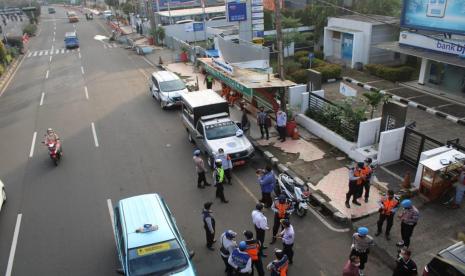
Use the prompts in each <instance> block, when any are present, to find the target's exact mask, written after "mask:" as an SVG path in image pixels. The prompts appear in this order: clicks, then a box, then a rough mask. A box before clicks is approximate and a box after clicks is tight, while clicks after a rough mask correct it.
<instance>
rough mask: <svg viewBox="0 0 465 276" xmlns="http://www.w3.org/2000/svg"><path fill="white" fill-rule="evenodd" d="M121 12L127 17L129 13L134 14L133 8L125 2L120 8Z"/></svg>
mask: <svg viewBox="0 0 465 276" xmlns="http://www.w3.org/2000/svg"><path fill="white" fill-rule="evenodd" d="M121 10H122V11H123V13H124V14H126V15H129V14H130V13H131V12H134V6H133V5H132V4H131V3H130V2H126V3H124V4H123V6H121Z"/></svg>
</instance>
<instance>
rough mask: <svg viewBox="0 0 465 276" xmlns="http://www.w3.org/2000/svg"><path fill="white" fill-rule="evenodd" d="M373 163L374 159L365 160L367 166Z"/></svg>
mask: <svg viewBox="0 0 465 276" xmlns="http://www.w3.org/2000/svg"><path fill="white" fill-rule="evenodd" d="M372 162H373V159H371V158H370V157H368V158H367V159H365V163H367V164H371V163H372Z"/></svg>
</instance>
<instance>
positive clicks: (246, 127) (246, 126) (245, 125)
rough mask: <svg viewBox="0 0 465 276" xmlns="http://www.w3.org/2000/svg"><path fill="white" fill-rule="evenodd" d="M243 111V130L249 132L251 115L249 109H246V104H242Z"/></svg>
mask: <svg viewBox="0 0 465 276" xmlns="http://www.w3.org/2000/svg"><path fill="white" fill-rule="evenodd" d="M241 112H242V116H241V127H242V131H243V132H244V133H248V131H249V130H250V121H249V116H248V114H247V109H245V104H241Z"/></svg>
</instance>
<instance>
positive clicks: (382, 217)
mask: <svg viewBox="0 0 465 276" xmlns="http://www.w3.org/2000/svg"><path fill="white" fill-rule="evenodd" d="M385 220H386V221H387V224H386V235H389V233H390V232H391V228H392V224H393V222H394V214H392V213H391V214H390V215H386V214H383V213H379V219H378V233H381V232H383V223H384V221H385Z"/></svg>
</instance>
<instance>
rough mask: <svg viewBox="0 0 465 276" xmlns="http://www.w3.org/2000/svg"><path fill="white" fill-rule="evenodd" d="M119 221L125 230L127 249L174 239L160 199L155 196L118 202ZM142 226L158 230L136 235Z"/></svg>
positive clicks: (146, 195) (147, 195)
mask: <svg viewBox="0 0 465 276" xmlns="http://www.w3.org/2000/svg"><path fill="white" fill-rule="evenodd" d="M119 207H120V212H121V214H122V217H121V220H122V223H123V224H124V228H125V229H126V235H127V244H128V248H129V249H130V248H137V247H140V246H144V245H150V244H153V243H158V242H162V241H166V240H172V239H174V238H175V235H174V234H173V231H172V229H171V227H170V225H169V223H168V221H167V219H168V218H167V217H166V215H165V211H164V209H163V206H161V198H160V196H158V195H157V194H145V195H139V196H134V197H130V198H125V199H122V200H120V202H119ZM144 224H152V225H153V226H155V225H156V226H157V227H158V229H157V230H155V231H151V232H146V233H136V230H137V229H140V228H142V227H143V226H144Z"/></svg>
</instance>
